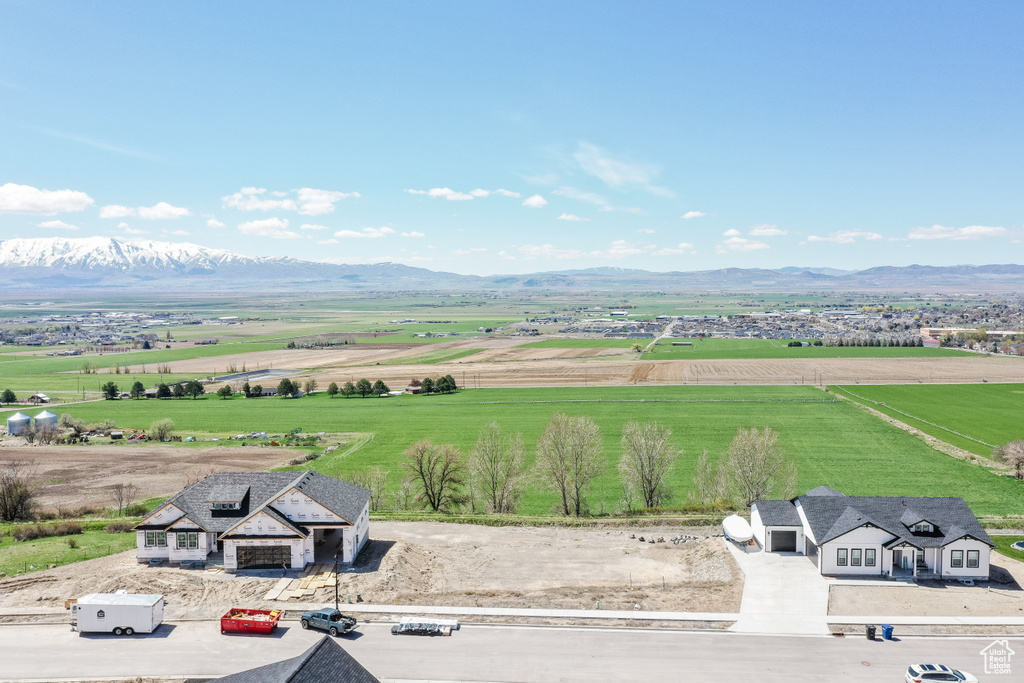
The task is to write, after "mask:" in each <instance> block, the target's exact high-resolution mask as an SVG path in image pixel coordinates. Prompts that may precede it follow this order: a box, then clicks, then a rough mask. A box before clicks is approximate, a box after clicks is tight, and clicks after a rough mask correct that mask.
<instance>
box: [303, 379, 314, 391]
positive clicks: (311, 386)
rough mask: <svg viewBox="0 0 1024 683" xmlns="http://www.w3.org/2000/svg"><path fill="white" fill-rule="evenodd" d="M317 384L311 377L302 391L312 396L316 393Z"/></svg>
mask: <svg viewBox="0 0 1024 683" xmlns="http://www.w3.org/2000/svg"><path fill="white" fill-rule="evenodd" d="M316 387H317V383H316V380H315V379H313V378H312V377H310V378H309V379H307V380H306V383H305V384H303V385H302V390H303V391H304V392H305V393H307V394H312V393H313V392H314V391H316Z"/></svg>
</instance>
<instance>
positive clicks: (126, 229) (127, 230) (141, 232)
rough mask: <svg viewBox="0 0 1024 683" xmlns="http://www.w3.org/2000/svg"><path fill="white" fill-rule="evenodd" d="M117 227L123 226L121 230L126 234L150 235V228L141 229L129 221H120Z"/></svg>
mask: <svg viewBox="0 0 1024 683" xmlns="http://www.w3.org/2000/svg"><path fill="white" fill-rule="evenodd" d="M117 227H119V228H121V232H123V233H124V234H126V235H148V234H149V230H139V229H137V228H133V227H131V226H130V225H128V224H127V223H118V225H117Z"/></svg>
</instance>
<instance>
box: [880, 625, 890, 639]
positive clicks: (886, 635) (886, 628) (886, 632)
mask: <svg viewBox="0 0 1024 683" xmlns="http://www.w3.org/2000/svg"><path fill="white" fill-rule="evenodd" d="M882 640H892V624H882Z"/></svg>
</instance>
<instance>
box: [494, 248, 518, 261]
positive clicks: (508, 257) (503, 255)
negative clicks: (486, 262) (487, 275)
mask: <svg viewBox="0 0 1024 683" xmlns="http://www.w3.org/2000/svg"><path fill="white" fill-rule="evenodd" d="M498 256H500V257H501V258H503V259H505V260H506V261H515V260H516V257H515V256H513V255H512V254H510V253H508V252H507V251H505V250H504V249H502V250H501V251H499V252H498Z"/></svg>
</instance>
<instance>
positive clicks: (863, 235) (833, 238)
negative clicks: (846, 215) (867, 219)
mask: <svg viewBox="0 0 1024 683" xmlns="http://www.w3.org/2000/svg"><path fill="white" fill-rule="evenodd" d="M859 239H860V240H869V241H877V240H884V239H885V237H883V236H882V235H879V234H878V233H877V232H866V231H864V230H836V231H835V232H830V233H829V234H827V235H824V236H819V235H810V236H808V237H807V241H808V242H835V243H836V244H853V243H854V242H856V241H857V240H859Z"/></svg>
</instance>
